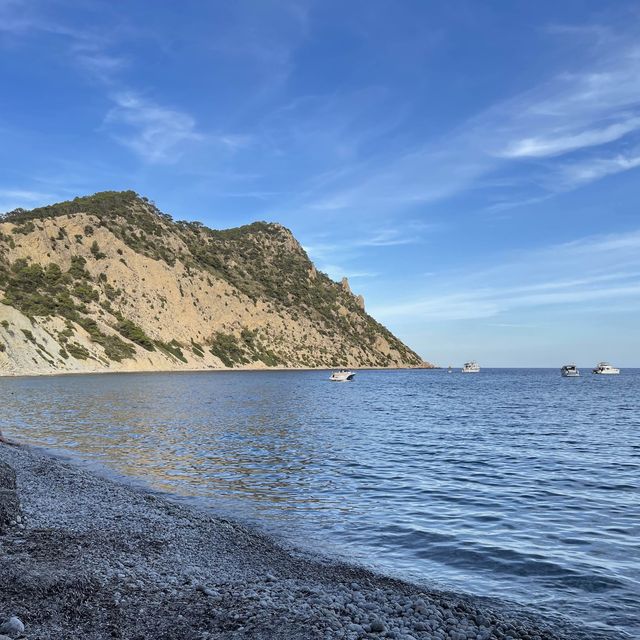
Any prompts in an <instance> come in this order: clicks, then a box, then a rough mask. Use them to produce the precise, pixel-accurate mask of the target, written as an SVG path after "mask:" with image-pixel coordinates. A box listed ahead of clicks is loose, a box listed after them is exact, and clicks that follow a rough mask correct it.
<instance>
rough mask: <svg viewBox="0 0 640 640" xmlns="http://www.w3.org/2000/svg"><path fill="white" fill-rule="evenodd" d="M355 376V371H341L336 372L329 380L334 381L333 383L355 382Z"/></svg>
mask: <svg viewBox="0 0 640 640" xmlns="http://www.w3.org/2000/svg"><path fill="white" fill-rule="evenodd" d="M355 375H356V374H355V373H354V372H353V371H348V370H347V369H340V371H334V372H333V373H332V374H331V377H330V378H329V380H332V381H333V382H348V381H349V380H353V378H354V376H355Z"/></svg>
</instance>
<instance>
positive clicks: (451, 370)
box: [448, 365, 453, 373]
mask: <svg viewBox="0 0 640 640" xmlns="http://www.w3.org/2000/svg"><path fill="white" fill-rule="evenodd" d="M448 373H453V369H452V368H451V365H449V371H448Z"/></svg>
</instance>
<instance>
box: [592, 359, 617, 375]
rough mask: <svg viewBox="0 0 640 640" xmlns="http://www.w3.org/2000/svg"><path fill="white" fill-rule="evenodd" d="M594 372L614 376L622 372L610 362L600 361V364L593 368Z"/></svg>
mask: <svg viewBox="0 0 640 640" xmlns="http://www.w3.org/2000/svg"><path fill="white" fill-rule="evenodd" d="M593 373H597V374H599V375H608V376H614V375H617V374H619V373H620V369H616V368H615V367H612V366H611V365H610V364H609V363H608V362H599V363H598V366H597V367H596V368H595V369H594V370H593Z"/></svg>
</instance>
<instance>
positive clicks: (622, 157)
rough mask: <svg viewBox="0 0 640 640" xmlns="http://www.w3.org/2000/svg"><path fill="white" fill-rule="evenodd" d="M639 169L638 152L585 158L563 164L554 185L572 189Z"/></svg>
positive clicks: (639, 158)
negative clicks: (609, 176) (622, 172)
mask: <svg viewBox="0 0 640 640" xmlns="http://www.w3.org/2000/svg"><path fill="white" fill-rule="evenodd" d="M636 167H640V150H635V151H634V152H633V153H630V154H628V153H627V154H625V153H617V154H615V155H610V156H603V157H597V158H586V159H584V160H579V161H575V162H571V163H566V164H563V165H562V166H560V167H559V169H558V176H557V182H556V184H558V185H560V186H562V187H563V188H565V189H573V188H575V187H578V186H580V185H582V184H586V183H588V182H593V181H594V180H599V179H600V178H604V177H605V176H608V175H612V174H615V173H620V172H621V171H629V170H630V169H635V168H636Z"/></svg>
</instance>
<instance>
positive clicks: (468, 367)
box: [462, 361, 480, 373]
mask: <svg viewBox="0 0 640 640" xmlns="http://www.w3.org/2000/svg"><path fill="white" fill-rule="evenodd" d="M462 373H480V365H479V364H478V363H477V362H475V361H471V362H465V363H464V366H463V367H462Z"/></svg>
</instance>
